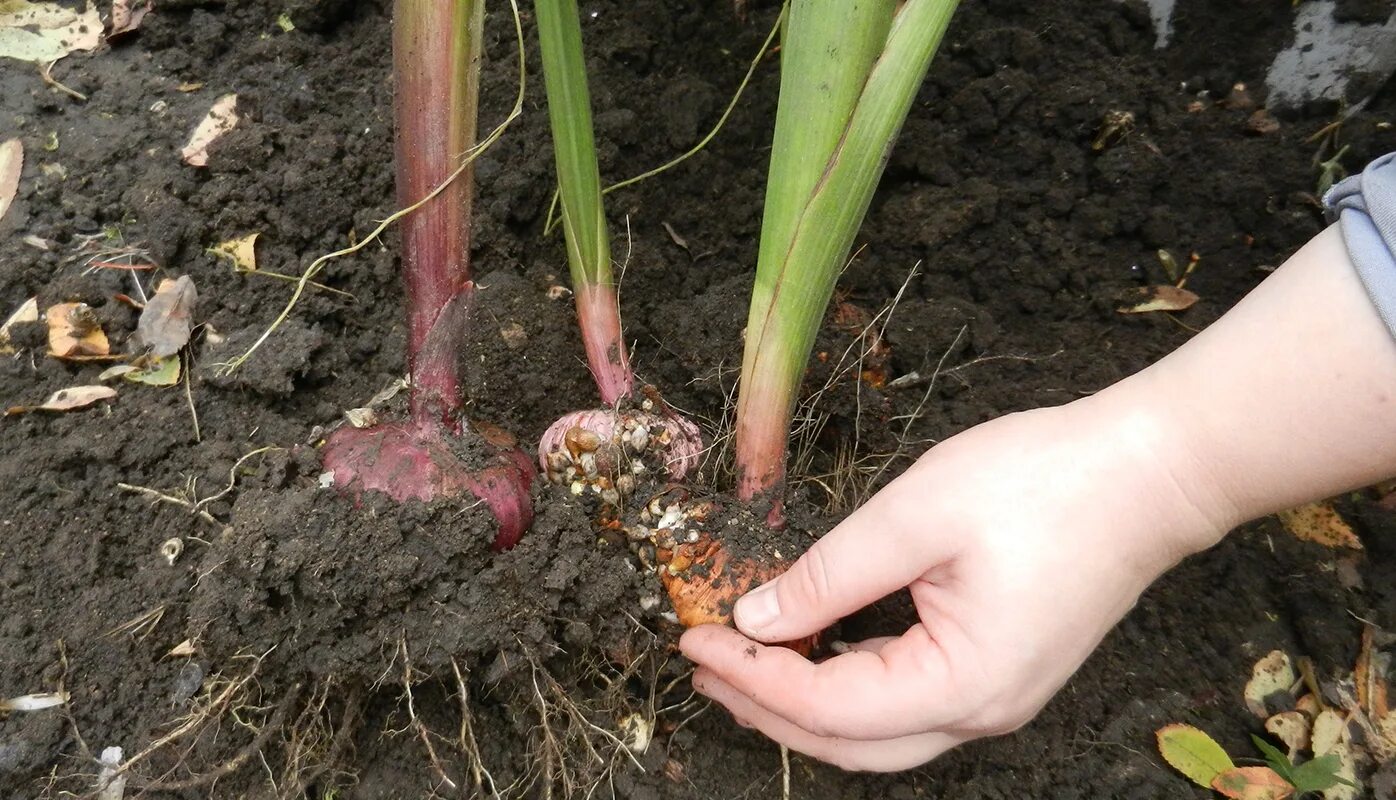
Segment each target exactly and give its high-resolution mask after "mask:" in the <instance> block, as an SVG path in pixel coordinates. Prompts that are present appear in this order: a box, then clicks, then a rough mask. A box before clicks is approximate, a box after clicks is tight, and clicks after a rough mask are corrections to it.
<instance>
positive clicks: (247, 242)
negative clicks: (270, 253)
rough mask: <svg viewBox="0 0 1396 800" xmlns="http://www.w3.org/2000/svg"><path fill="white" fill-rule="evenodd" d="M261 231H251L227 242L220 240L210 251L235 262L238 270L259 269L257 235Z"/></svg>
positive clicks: (252, 270)
mask: <svg viewBox="0 0 1396 800" xmlns="http://www.w3.org/2000/svg"><path fill="white" fill-rule="evenodd" d="M258 236H261V234H260V233H249V234H247V235H246V236H239V237H238V238H236V239H229V240H228V241H226V242H219V243H218V244H216V245H214V246H213V247H211V248H209V252H211V253H213V254H214V255H216V256H221V257H223V258H226V259H228V260H229V261H232V262H233V269H234V270H236V271H238V272H256V271H257V237H258Z"/></svg>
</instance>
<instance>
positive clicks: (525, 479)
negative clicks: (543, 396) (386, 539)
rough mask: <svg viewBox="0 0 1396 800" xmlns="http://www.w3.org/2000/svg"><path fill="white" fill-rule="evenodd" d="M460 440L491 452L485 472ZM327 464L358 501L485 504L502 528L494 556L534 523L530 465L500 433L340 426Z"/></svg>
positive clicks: (403, 424) (329, 446)
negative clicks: (464, 454)
mask: <svg viewBox="0 0 1396 800" xmlns="http://www.w3.org/2000/svg"><path fill="white" fill-rule="evenodd" d="M460 436H476V437H478V438H479V439H480V442H481V444H482V445H484V446H486V449H487V450H488V451H489V452H490V454H489V455H488V456H487V457H486V459H485V460H484V463H483V466H478V465H473V464H467V463H466V462H465V461H463V460H462V458H461V455H460V452H459V450H460V444H461V442H459V441H455V442H453V441H451V440H452V439H453V438H458V437H460ZM323 463H324V465H325V468H326V469H327V470H329V471H330V472H331V473H333V475H334V485H335V486H336V487H338V488H339V489H340V490H341V491H344V492H346V493H348V494H351V495H353V496H355V497H358V496H360V495H362V494H363V493H364V492H382V493H383V494H386V495H388V496H389V497H391V498H393V499H394V500H397V501H398V502H400V503H401V502H406V501H408V500H421V501H422V502H424V503H429V502H431V501H433V500H440V499H450V498H463V497H473V498H476V499H478V500H480V501H481V502H483V503H484V504H485V505H486V506H487V507H488V508H489V509H490V512H491V513H493V514H494V517H495V519H496V520H498V522H499V532H498V533H497V534H496V535H495V538H494V542H493V547H494V549H495V550H508V549H509V548H511V547H513V546H514V545H515V544H517V543H518V541H519V538H520V537H521V536H522V535H523V532H524V531H525V530H527V529H528V526H529V525H530V524H532V522H533V502H532V499H531V498H530V496H529V487H530V485H531V484H532V482H533V474H534V470H533V463H532V460H531V459H529V457H528V456H526V455H524V454H523V452H522V451H521V450H519V449H517V448H515V447H513V446H512V443H511V442H508V441H504V440H502V439H501V438H500V437H499V435H498V434H493V435H489V436H485V435H481V434H477V433H475V432H472V431H467V432H465V433H463V434H455V433H453V432H451V431H449V430H447V429H446V428H445V427H444V426H441V425H438V424H433V423H426V424H422V423H414V422H401V423H391V424H383V425H376V426H374V427H372V428H340V429H339V430H337V431H335V432H334V433H333V434H332V435H331V436H330V438H329V440H328V441H327V442H326V443H325V449H324V453H323Z"/></svg>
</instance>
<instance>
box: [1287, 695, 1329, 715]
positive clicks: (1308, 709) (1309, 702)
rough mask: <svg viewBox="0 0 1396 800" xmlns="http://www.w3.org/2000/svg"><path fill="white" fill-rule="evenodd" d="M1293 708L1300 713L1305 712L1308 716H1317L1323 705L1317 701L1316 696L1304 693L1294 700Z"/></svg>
mask: <svg viewBox="0 0 1396 800" xmlns="http://www.w3.org/2000/svg"><path fill="white" fill-rule="evenodd" d="M1294 710H1295V711H1298V712H1299V713H1301V714H1306V715H1308V716H1310V717H1317V716H1318V715H1319V712H1320V711H1322V710H1323V706H1322V704H1320V703H1319V702H1318V698H1317V697H1314V696H1313V695H1311V694H1306V695H1304V696H1303V697H1301V698H1299V699H1298V700H1296V701H1294Z"/></svg>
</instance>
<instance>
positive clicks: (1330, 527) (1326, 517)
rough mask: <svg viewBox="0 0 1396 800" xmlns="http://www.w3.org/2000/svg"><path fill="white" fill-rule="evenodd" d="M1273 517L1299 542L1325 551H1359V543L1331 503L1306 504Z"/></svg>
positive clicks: (1360, 543) (1360, 547)
mask: <svg viewBox="0 0 1396 800" xmlns="http://www.w3.org/2000/svg"><path fill="white" fill-rule="evenodd" d="M1276 516H1277V517H1279V518H1280V522H1281V523H1282V524H1283V525H1284V526H1285V530H1287V531H1289V532H1290V533H1291V534H1293V536H1294V538H1296V539H1299V540H1301V541H1305V542H1315V543H1317V544H1321V545H1323V546H1324V547H1347V548H1350V549H1352V550H1361V549H1362V540H1361V539H1359V538H1357V533H1356V532H1355V531H1353V529H1352V526H1351V525H1348V524H1347V523H1346V522H1344V521H1343V518H1342V517H1341V516H1339V515H1338V512H1337V510H1336V509H1334V508H1333V503H1332V502H1330V501H1326V500H1325V501H1323V502H1321V503H1307V504H1305V505H1302V506H1298V507H1296V508H1291V509H1289V510H1288V511H1281V512H1280V513H1279V514H1276Z"/></svg>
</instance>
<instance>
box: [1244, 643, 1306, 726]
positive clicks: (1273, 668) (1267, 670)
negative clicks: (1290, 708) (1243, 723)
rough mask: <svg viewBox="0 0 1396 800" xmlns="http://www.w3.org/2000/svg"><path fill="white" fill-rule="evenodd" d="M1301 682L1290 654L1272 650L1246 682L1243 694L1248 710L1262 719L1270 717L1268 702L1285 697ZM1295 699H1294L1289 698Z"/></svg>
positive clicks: (1253, 669) (1261, 660)
mask: <svg viewBox="0 0 1396 800" xmlns="http://www.w3.org/2000/svg"><path fill="white" fill-rule="evenodd" d="M1298 682H1299V676H1298V674H1297V673H1296V672H1295V671H1294V664H1293V662H1291V661H1290V659H1289V654H1288V653H1286V652H1285V651H1283V650H1272V651H1270V653H1268V654H1267V655H1266V656H1265V657H1264V658H1262V659H1260V660H1259V661H1257V662H1255V666H1254V667H1252V668H1251V679H1250V680H1249V681H1247V682H1246V689H1245V692H1244V693H1243V694H1244V696H1245V699H1246V708H1249V709H1250V710H1251V713H1252V714H1255V715H1256V716H1257V717H1260V718H1261V719H1265V718H1267V717H1269V716H1270V711H1269V710H1268V709H1267V708H1266V701H1267V700H1268V699H1269V698H1271V697H1273V696H1274V695H1277V694H1278V695H1285V694H1287V693H1288V692H1289V691H1290V690H1291V689H1293V688H1294V685H1295V684H1297V683H1298ZM1289 699H1293V698H1289Z"/></svg>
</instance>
